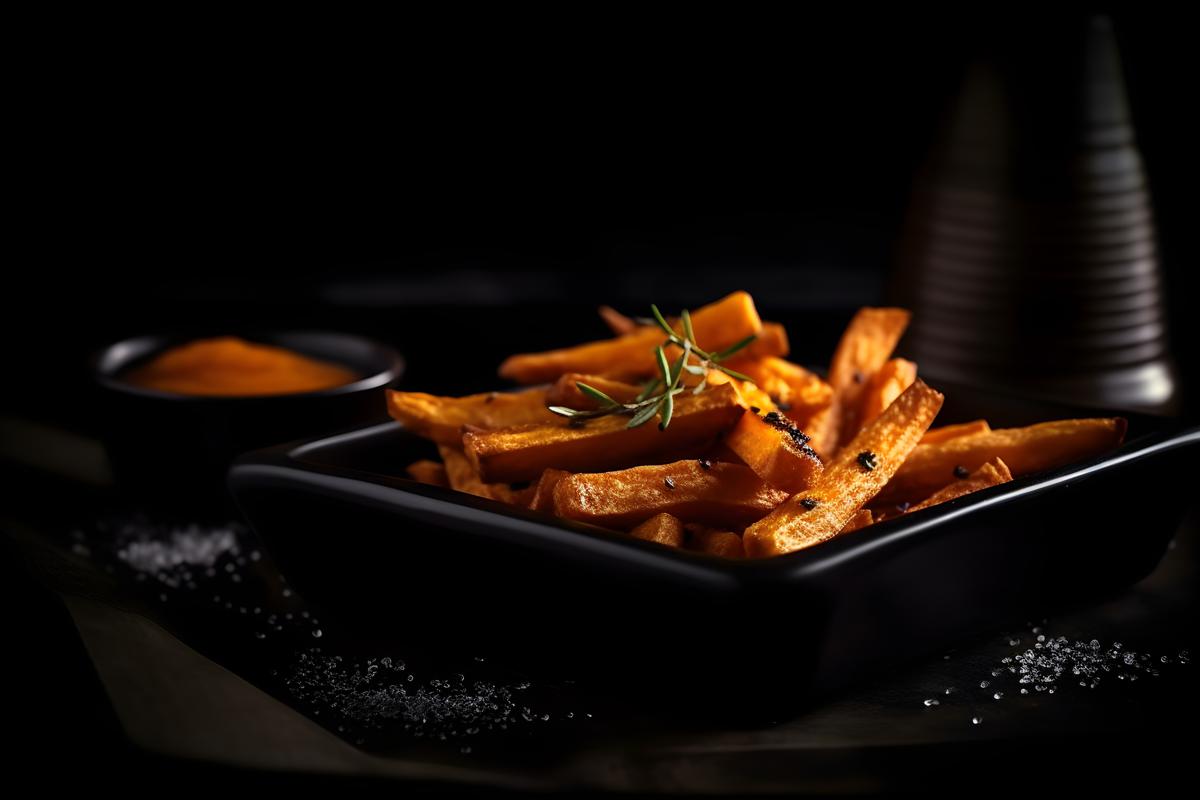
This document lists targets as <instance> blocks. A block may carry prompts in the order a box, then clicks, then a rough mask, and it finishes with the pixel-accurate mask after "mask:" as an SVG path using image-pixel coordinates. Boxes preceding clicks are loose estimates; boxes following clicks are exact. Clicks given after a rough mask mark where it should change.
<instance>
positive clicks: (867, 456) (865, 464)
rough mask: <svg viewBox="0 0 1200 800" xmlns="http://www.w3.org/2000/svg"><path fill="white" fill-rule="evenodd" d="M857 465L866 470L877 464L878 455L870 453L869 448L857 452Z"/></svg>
mask: <svg viewBox="0 0 1200 800" xmlns="http://www.w3.org/2000/svg"><path fill="white" fill-rule="evenodd" d="M858 465H859V466H860V467H862V468H863V469H865V470H866V471H867V472H870V471H871V470H873V469H875V468H876V467H878V466H879V456H877V455H875V454H874V453H872V452H871V451H870V450H863V451H862V452H861V453H859V454H858Z"/></svg>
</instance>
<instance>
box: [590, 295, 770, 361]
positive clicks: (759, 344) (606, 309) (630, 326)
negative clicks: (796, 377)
mask: <svg viewBox="0 0 1200 800" xmlns="http://www.w3.org/2000/svg"><path fill="white" fill-rule="evenodd" d="M597 311H599V312H600V317H601V318H602V319H603V320H604V323H605V324H606V325H608V328H609V330H611V331H612V332H613V334H614V335H616V336H623V335H624V334H626V333H630V332H632V331H635V330H637V329H638V328H640V327H646V326H644V325H641V324H639V323H638V321H637V320H635V319H634V318H633V317H627V316H625V315H624V314H622V313H621V312H620V311H617V310H616V309H615V308H613V307H612V306H600V308H598V309H597ZM667 322H669V323H671V324H672V325H675V324H677V323H678V322H679V320H678V319H676V318H674V317H668V318H667ZM702 344H703V343H702ZM788 349H789V344H788V335H787V329H786V328H784V327H783V326H782V325H780V324H779V323H778V322H764V323H763V324H762V330H761V331H759V332H758V338H757V339H755V340H754V341H753V342H751V343H750V345H749V346H748V347H746V349H745V350H743V351H742V352H741V353H739V354H738V358H739V359H741V358H761V357H764V356H786V355H787V354H788ZM733 363H734V362H732V361H731V362H730V366H732V365H733ZM735 369H737V370H738V371H739V372H745V370H743V369H740V368H737V367H735ZM747 374H748V373H747Z"/></svg>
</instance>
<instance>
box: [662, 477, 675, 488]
mask: <svg viewBox="0 0 1200 800" xmlns="http://www.w3.org/2000/svg"><path fill="white" fill-rule="evenodd" d="M663 483H665V484H666V485H667V488H668V489H674V488H675V479H674V478H663Z"/></svg>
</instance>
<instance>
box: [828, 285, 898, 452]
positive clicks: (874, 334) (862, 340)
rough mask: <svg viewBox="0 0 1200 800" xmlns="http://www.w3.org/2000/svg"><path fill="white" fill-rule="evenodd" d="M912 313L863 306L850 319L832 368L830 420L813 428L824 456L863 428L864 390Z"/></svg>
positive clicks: (887, 356)
mask: <svg viewBox="0 0 1200 800" xmlns="http://www.w3.org/2000/svg"><path fill="white" fill-rule="evenodd" d="M910 316H911V315H910V314H909V312H907V311H905V310H904V309H902V308H861V309H859V310H858V313H857V314H855V315H854V319H852V320H850V324H849V325H848V326H847V327H846V331H845V333H843V334H842V338H841V341H839V342H838V346H837V350H835V351H834V354H833V362H832V364H830V367H829V383H830V384H832V385H833V403H832V404H831V406H830V412H829V419H828V421H827V422H826V423H825V424H824V425H822V426H821V428H820V429H819V431H818V432H817V433H814V432H813V431H812V430H809V434H810V435H812V436H813V449H814V450H816V451H817V452H818V453H820V454H821V456H822V457H824V458H826V459H828V458H831V457H832V456H833V455H834V453H835V452H836V450H837V449H838V447H839V446H840V445H843V444H845V443H847V442H849V440H850V439H852V438H853V437H854V435H855V433H857V431H858V430H859V429H860V428H861V427H862V426H861V425H859V423H858V414H859V411H860V409H859V402H860V401H861V399H862V393H863V390H864V389H865V388H866V385H867V381H869V380H870V379H871V376H873V375H874V374H875V372H876V371H877V370H878V369H879V368H880V367H882V366H883V364H884V362H885V361H887V360H888V359H889V358H890V357H891V355H892V350H894V349H895V348H896V342H898V341H900V336H901V335H902V334H903V333H904V329H905V328H906V327H908V320H909V317H910ZM818 433H819V434H820V435H819V436H818Z"/></svg>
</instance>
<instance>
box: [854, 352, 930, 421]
mask: <svg viewBox="0 0 1200 800" xmlns="http://www.w3.org/2000/svg"><path fill="white" fill-rule="evenodd" d="M916 379H917V365H916V364H914V363H913V362H911V361H906V360H904V359H903V358H893V359H890V360H889V361H886V362H885V363H884V365H883V366H882V367H880V368H879V369H878V370H877V371H876V372H875V374H874V375H872V376H871V380H870V382H869V383H868V384H867V388H866V389H865V390H864V391H863V394H862V399H861V400H860V401H859V405H858V425H860V426H862V425H866V424H867V423H869V422H870V421H871V420H873V419H875V418H876V417H878V416H879V415H880V414H882V413H883V412H884V409H886V408H887V407H888V406H890V405H891V404H892V401H893V400H895V399H896V398H897V397H899V396H900V393H901V392H903V391H904V390H905V389H907V388H908V387H909V386H912V382H913V381H915V380H916ZM855 432H856V433H857V431H855Z"/></svg>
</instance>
